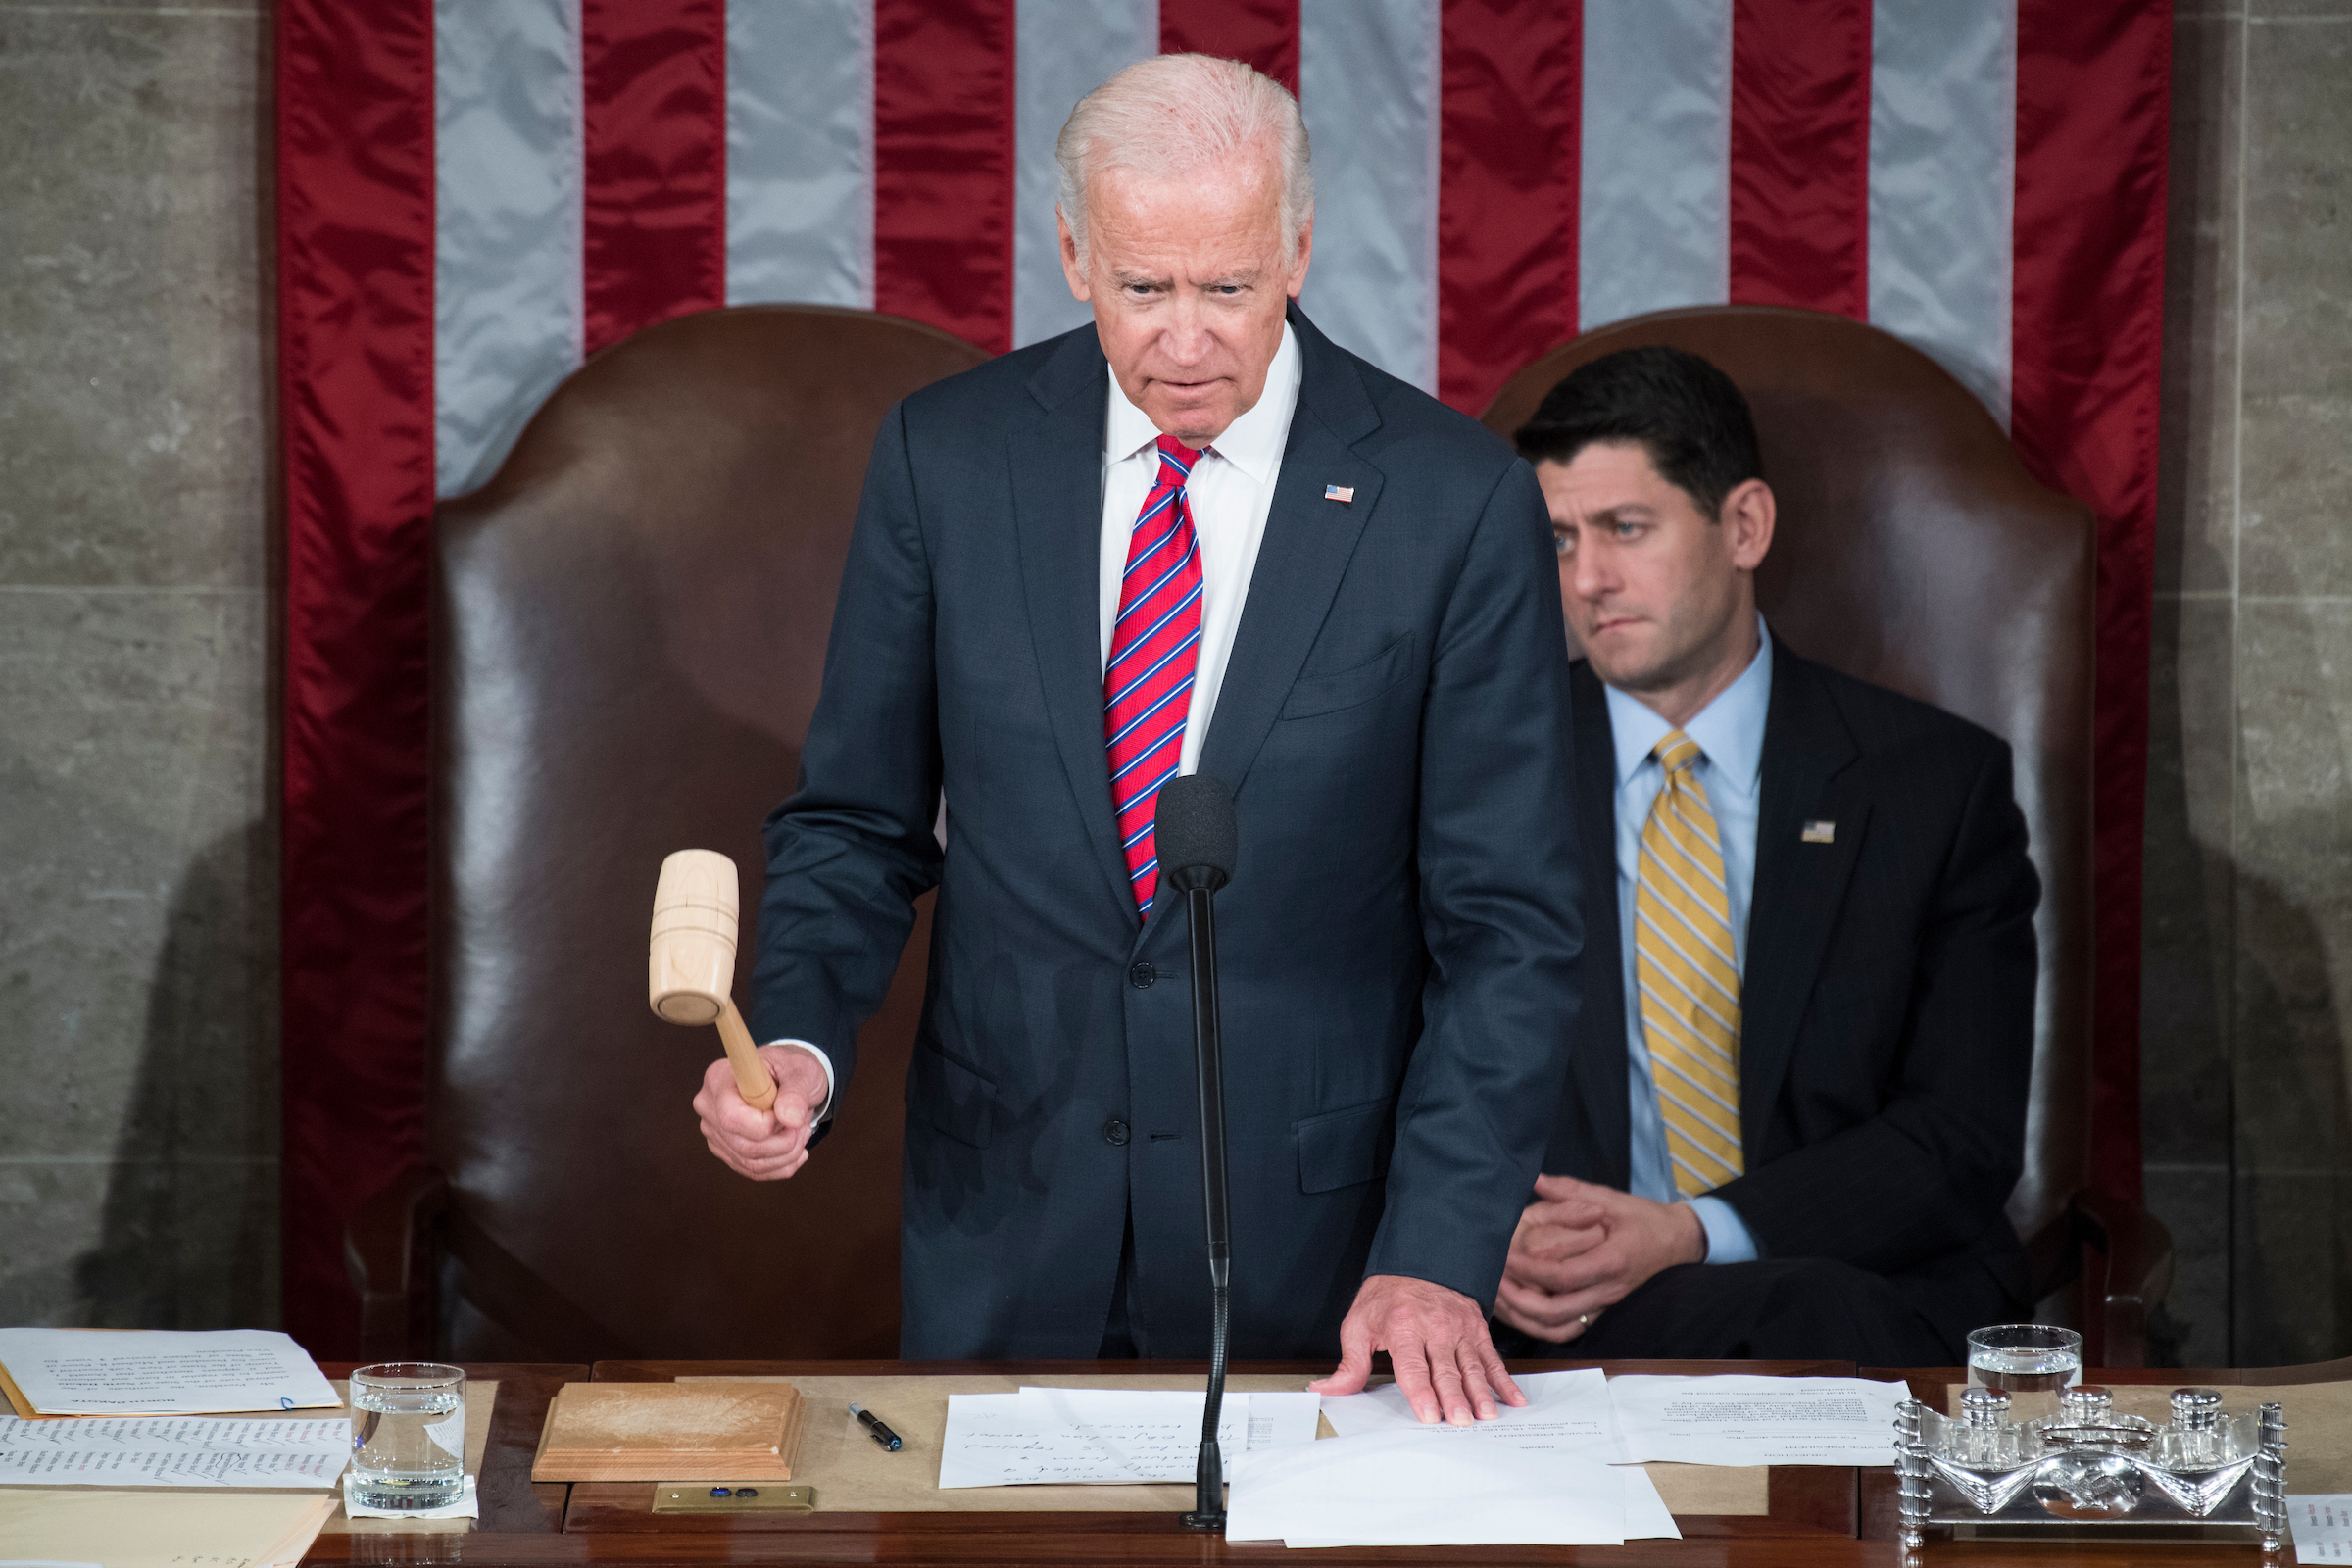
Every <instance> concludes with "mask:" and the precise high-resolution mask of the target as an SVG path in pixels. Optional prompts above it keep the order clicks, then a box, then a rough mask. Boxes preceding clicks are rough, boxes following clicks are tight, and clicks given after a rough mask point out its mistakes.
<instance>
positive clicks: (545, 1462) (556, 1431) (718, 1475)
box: [531, 1383, 806, 1481]
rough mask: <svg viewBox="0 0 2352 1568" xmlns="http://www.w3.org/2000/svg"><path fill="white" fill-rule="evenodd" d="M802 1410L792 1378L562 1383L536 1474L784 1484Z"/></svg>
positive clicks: (796, 1443)
mask: <svg viewBox="0 0 2352 1568" xmlns="http://www.w3.org/2000/svg"><path fill="white" fill-rule="evenodd" d="M805 1409H806V1406H805V1405H804V1403H803V1401H802V1399H801V1395H800V1391H799V1390H798V1389H796V1388H794V1387H793V1386H792V1385H791V1384H789V1383H759V1384H749V1383H734V1384H710V1383H698V1384H677V1383H566V1384H564V1387H563V1389H562V1391H561V1392H560V1393H558V1394H557V1396H556V1397H555V1401H554V1403H552V1404H551V1405H549V1406H548V1412H547V1426H546V1427H545V1429H544V1430H542V1432H541V1433H540V1435H539V1453H538V1456H537V1457H536V1458H534V1459H533V1460H532V1461H531V1479H532V1480H533V1481H694V1480H702V1479H706V1478H708V1479H712V1480H724V1481H790V1480H791V1479H792V1466H793V1461H794V1460H795V1458H796V1457H797V1456H798V1454H799V1451H800V1443H801V1423H802V1419H803V1414H804V1411H805Z"/></svg>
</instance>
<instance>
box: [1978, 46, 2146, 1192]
mask: <svg viewBox="0 0 2352 1568" xmlns="http://www.w3.org/2000/svg"><path fill="white" fill-rule="evenodd" d="M2172 38H2173V34H2172V15H2171V11H2170V8H2168V7H2164V6H2151V5H2147V4H2143V3H2141V0H2068V3H2066V4H2057V3H2040V4H2031V5H2021V6H2020V7H2019V8H2018V19H2017V208H2016V219H2015V233H2016V238H2015V246H2016V265H2015V294H2014V298H2013V304H2012V307H2011V309H2012V315H2011V330H2012V333H2013V342H2014V353H2015V356H2016V361H2015V368H2014V370H2013V372H2012V377H2011V382H2010V385H2011V394H2010V408H2011V427H2012V430H2013V433H2014V436H2015V439H2016V442H2017V449H2018V454H2019V456H2020V457H2022V458H2023V459H2024V460H2025V462H2026V466H2028V467H2030V468H2032V469H2033V470H2034V473H2035V474H2036V475H2037V476H2039V477H2040V479H2041V480H2042V482H2043V483H2045V484H2048V485H2052V486H2054V487H2056V488H2057V489H2060V490H2063V491H2065V492H2067V493H2068V494H2070V495H2073V496H2077V497H2079V498H2081V499H2082V500H2083V501H2085V502H2088V503H2089V504H2090V507H2091V509H2092V511H2094V512H2095V513H2097V515H2098V519H2099V575H2098V620H2099V631H2098V677H2097V679H2098V686H2097V695H2096V701H2095V710H2096V711H2097V714H2098V735H2097V740H2096V749H2095V753H2094V755H2095V760H2096V766H2095V782H2094V785H2093V789H2094V799H2093V807H2092V811H2093V822H2094V829H2093V831H2094V839H2093V851H2092V856H2093V871H2092V887H2093V905H2094V907H2095V908H2096V910H2097V916H2096V920H2097V925H2096V930H2095V932H2094V934H2093V951H2095V952H2096V953H2097V955H2098V973H2097V976H2096V980H2095V988H2094V990H2093V993H2092V1003H2091V1005H2092V1014H2093V1017H2094V1019H2095V1020H2096V1022H2095V1037H2094V1042H2093V1053H2092V1054H2093V1067H2094V1070H2093V1075H2092V1076H2093V1090H2092V1104H2091V1168H2092V1170H2093V1172H2094V1173H2095V1176H2096V1179H2097V1180H2098V1182H2099V1184H2100V1185H2101V1186H2103V1187H2105V1188H2107V1189H2108V1190H2109V1191H2112V1192H2115V1193H2117V1194H2119V1195H2121V1196H2123V1197H2128V1198H2133V1199H2136V1198H2137V1197H2138V1196H2139V1189H2140V1146H2139V899H2140V888H2139V850H2140V832H2141V828H2142V814H2143V806H2144V791H2145V787H2146V780H2147V756H2148V617H2149V614H2150V605H2151V600H2152V596H2153V593H2154V586H2155V564H2154V552H2155V532H2156V521H2155V518H2156V413H2157V394H2158V387H2159V382H2158V365H2159V363H2160V359H2161V348H2162V336H2163V326H2164V207H2165V160H2166V156H2167V141H2168V134H2169V122H2170V108H2169V104H2170V93H2171V81H2172Z"/></svg>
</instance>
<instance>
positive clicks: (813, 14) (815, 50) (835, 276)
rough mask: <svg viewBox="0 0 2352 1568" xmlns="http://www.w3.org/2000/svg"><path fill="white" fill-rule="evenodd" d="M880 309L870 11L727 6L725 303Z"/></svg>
mask: <svg viewBox="0 0 2352 1568" xmlns="http://www.w3.org/2000/svg"><path fill="white" fill-rule="evenodd" d="M784 301H792V302H796V303H800V304H809V305H851V306H863V307H870V306H871V305H872V304H873V303H874V12H873V5H872V0H798V3H797V4H794V5H789V6H785V5H778V4H776V3H775V0H727V303H728V304H729V305H770V304H777V303H781V302H784Z"/></svg>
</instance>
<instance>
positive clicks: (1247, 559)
mask: <svg viewBox="0 0 2352 1568" xmlns="http://www.w3.org/2000/svg"><path fill="white" fill-rule="evenodd" d="M1109 379H1110V403H1109V408H1108V409H1107V410H1106V411H1105V413H1104V415H1103V549H1102V565H1101V574H1100V581H1101V584H1102V615H1101V629H1102V663H1103V664H1104V665H1107V664H1108V663H1109V662H1110V633H1111V627H1112V625H1113V624H1114V623H1115V622H1116V621H1117V620H1118V618H1119V585H1120V583H1121V582H1122V581H1123V580H1124V579H1125V577H1126V575H1127V545H1128V541H1129V538H1130V536H1131V535H1133V533H1134V532H1135V519H1136V517H1137V515H1139V514H1141V513H1142V512H1143V510H1144V498H1145V497H1146V496H1148V495H1150V494H1151V493H1152V485H1153V484H1155V483H1157V482H1158V480H1159V451H1158V447H1159V436H1160V431H1159V427H1158V426H1157V425H1155V424H1153V423H1152V417H1151V416H1150V415H1148V414H1146V413H1145V412H1144V411H1143V410H1141V409H1139V408H1137V407H1136V406H1135V405H1134V404H1133V403H1132V402H1130V401H1128V397H1127V394H1126V392H1125V391H1124V390H1122V389H1121V388H1120V386H1119V378H1118V377H1117V376H1115V375H1114V376H1111V377H1110V378H1109ZM1298 407H1299V340H1298V338H1297V337H1296V336H1294V335H1293V334H1292V332H1291V328H1290V323H1288V322H1287V321H1286V322H1285V323H1283V328H1282V346H1281V347H1280V348H1277V349H1276V350H1275V351H1274V363H1273V364H1272V365H1270V366H1268V367H1267V368H1266V385H1265V390H1264V391H1263V392H1261V393H1259V394H1258V399H1257V402H1256V403H1255V404H1253V405H1252V406H1251V407H1250V412H1249V413H1247V414H1245V415H1243V416H1242V417H1240V418H1238V419H1236V420H1234V421H1233V423H1231V424H1230V425H1227V426H1226V427H1225V433H1224V434H1222V435H1220V436H1218V437H1217V438H1216V440H1214V441H1212V442H1210V443H1209V444H1208V448H1207V450H1206V451H1205V452H1204V453H1203V454H1202V456H1201V461H1200V462H1199V463H1196V464H1194V465H1193V473H1192V477H1191V478H1190V479H1188V480H1187V481H1186V482H1185V487H1184V488H1185V494H1186V496H1187V497H1188V498H1189V499H1190V500H1191V502H1192V512H1193V532H1194V534H1195V535H1196V536H1197V537H1198V538H1199V540H1200V548H1201V643H1200V646H1199V649H1198V650H1197V654H1196V658H1197V662H1196V663H1195V664H1194V666H1193V698H1192V706H1191V707H1190V708H1189V709H1188V710H1186V713H1185V720H1184V754H1183V756H1182V757H1181V758H1180V759H1179V760H1178V761H1177V764H1176V770H1177V771H1178V772H1180V773H1190V772H1193V771H1195V770H1196V769H1197V768H1199V767H1200V765H1201V741H1202V740H1203V739H1204V738H1205V737H1206V736H1207V734H1208V721H1209V715H1210V714H1212V713H1213V712H1215V711H1216V707H1217V688H1218V687H1220V686H1222V685H1223V684H1224V682H1225V662H1226V660H1227V659H1229V658H1231V657H1232V654H1233V634H1234V632H1235V630H1236V629H1237V628H1238V627H1239V626H1240V625H1241V623H1242V606H1243V605H1244V604H1245V603H1247V602H1248V600H1249V598H1250V573H1251V572H1252V571H1254V570H1255V569H1256V567H1257V546H1258V542H1259V541H1260V540H1262V539H1263V538H1264V537H1265V535H1266V514H1267V513H1268V512H1269V511H1271V510H1272V508H1273V506H1274V478H1275V475H1276V474H1278V473H1279V472H1281V470H1282V453H1283V449H1284V448H1285V447H1286V446H1288V445H1289V444H1290V439H1291V415H1292V414H1293V413H1294V412H1295V411H1296V410H1297V409H1298ZM1103 767H1104V770H1105V772H1106V773H1107V771H1108V768H1109V760H1108V754H1107V753H1106V754H1105V756H1104V761H1103ZM775 1044H777V1045H788V1046H799V1047H800V1048H801V1049H802V1050H804V1051H806V1052H808V1053H809V1054H810V1055H812V1056H814V1057H815V1058H816V1059H817V1061H818V1062H819V1063H821V1064H822V1065H823V1067H824V1069H825V1103H824V1105H823V1107H822V1108H821V1109H820V1110H819V1111H818V1115H819V1116H820V1117H822V1116H829V1115H831V1114H832V1113H833V1058H832V1057H830V1056H828V1055H826V1054H824V1052H822V1051H821V1050H819V1049H818V1048H816V1047H815V1046H812V1045H810V1044H809V1042H808V1041H806V1040H781V1041H777V1042H775ZM1652 1114H1653V1115H1654V1114H1655V1111H1654V1110H1653V1111H1652Z"/></svg>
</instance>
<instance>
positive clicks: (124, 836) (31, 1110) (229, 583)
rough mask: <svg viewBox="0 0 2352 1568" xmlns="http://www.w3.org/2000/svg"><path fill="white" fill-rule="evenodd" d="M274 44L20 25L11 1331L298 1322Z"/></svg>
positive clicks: (2, 199) (125, 27) (0, 610)
mask: <svg viewBox="0 0 2352 1568" xmlns="http://www.w3.org/2000/svg"><path fill="white" fill-rule="evenodd" d="M268 45H269V15H268V8H267V6H266V4H263V3H262V0H248V3H246V4H242V5H238V4H209V5H172V6H160V5H135V4H129V3H118V4H110V5H19V4H10V3H0V1323H95V1324H107V1325H122V1326H130V1325H138V1326H144V1327H155V1328H172V1327H186V1328H206V1327H215V1326H219V1325H222V1324H230V1323H243V1324H262V1325H267V1324H271V1323H274V1322H275V1321H276V1319H277V1159H276V1153H277V1039H276V989H277V982H276V969H275V955H274V952H273V948H274V943H275V940H276V926H277V917H276V904H277V899H276V884H277V854H276V819H275V809H274V806H273V800H274V796H275V793H276V791H275V775H274V762H273V756H274V751H275V748H274V746H273V745H272V743H271V736H272V726H273V722H274V719H273V714H274V711H275V709H276V702H275V698H274V692H273V687H272V682H271V677H270V667H271V661H270V637H271V632H270V628H271V625H272V622H273V617H274V610H273V605H274V600H275V595H274V594H273V593H272V592H271V591H270V580H271V566H272V561H271V552H272V550H273V548H274V546H273V545H272V543H271V541H272V540H273V539H274V537H275V533H276V530H275V529H274V528H273V527H272V526H271V525H270V517H269V515H268V505H269V502H268V497H269V494H270V491H269V486H268V482H267V476H268V473H269V471H270V466H271V463H272V457H271V438H270V423H269V399H268V395H267V389H268V386H269V379H270V361H269V344H270V330H269V326H270V314H269V307H268V301H269V300H270V250H269V246H268V244H267V235H268V228H267V223H268V204H267V202H266V201H265V200H264V199H263V193H264V192H265V191H267V190H268V189H269V172H268V169H267V166H266V163H265V159H266V157H267V154H268V148H269V138H268V134H267V127H268V101H267V98H266V96H265V94H264V92H263V90H262V84H263V83H264V82H265V81H266V80H267V79H268V77H267V69H266V66H267V57H266V51H267V48H268Z"/></svg>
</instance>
